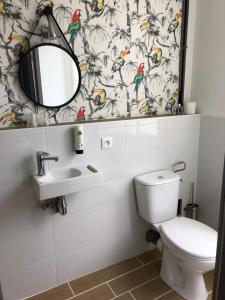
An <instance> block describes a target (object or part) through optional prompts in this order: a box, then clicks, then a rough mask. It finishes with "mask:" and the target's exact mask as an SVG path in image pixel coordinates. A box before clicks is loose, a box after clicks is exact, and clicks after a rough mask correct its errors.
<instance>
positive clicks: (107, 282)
mask: <svg viewBox="0 0 225 300" xmlns="http://www.w3.org/2000/svg"><path fill="white" fill-rule="evenodd" d="M160 259H161V258H158V259H155V260H153V261H150V262H148V263H147V264H145V265H143V266H142V265H141V266H138V267H137V268H134V269H132V270H130V271H129V272H126V273H123V274H121V275H119V276H117V277H114V278H112V279H110V280H108V281H104V282H102V283H100V284H98V285H95V286H93V287H91V288H90V289H87V290H85V291H83V292H81V293H78V294H75V296H76V297H77V296H80V295H83V294H84V293H86V292H90V291H92V290H94V289H95V288H98V287H100V286H101V285H103V284H107V285H109V286H110V282H111V281H113V280H116V279H119V278H120V277H122V276H124V275H128V274H129V273H131V272H133V271H136V270H139V269H141V268H143V267H144V266H147V265H150V264H151V263H154V262H156V261H158V260H160ZM157 277H158V276H157ZM154 279H155V278H152V279H151V280H154ZM151 280H148V281H151ZM148 281H147V282H148ZM144 283H146V282H144ZM144 283H143V284H144ZM110 287H111V286H110ZM135 288H136V287H135ZM127 292H128V291H126V293H127ZM124 293H125V292H124ZM114 294H115V292H114ZM120 295H121V294H120ZM120 295H116V297H118V296H120Z"/></svg>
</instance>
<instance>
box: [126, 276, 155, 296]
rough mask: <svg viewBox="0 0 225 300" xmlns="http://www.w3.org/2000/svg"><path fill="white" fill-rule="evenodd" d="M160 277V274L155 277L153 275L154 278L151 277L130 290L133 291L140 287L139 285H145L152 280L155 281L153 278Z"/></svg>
mask: <svg viewBox="0 0 225 300" xmlns="http://www.w3.org/2000/svg"><path fill="white" fill-rule="evenodd" d="M159 277H160V276H159V275H158V276H155V277H153V278H151V279H149V280H147V281H145V282H142V283H141V284H139V285H137V286H135V287H133V288H132V289H130V290H129V292H132V291H133V290H136V289H138V288H139V287H141V286H143V285H145V284H147V283H149V282H151V281H153V280H155V279H157V278H159Z"/></svg>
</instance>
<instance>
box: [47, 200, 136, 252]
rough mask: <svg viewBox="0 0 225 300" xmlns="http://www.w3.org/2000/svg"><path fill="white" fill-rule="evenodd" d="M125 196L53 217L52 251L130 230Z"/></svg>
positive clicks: (106, 238) (89, 243)
mask: <svg viewBox="0 0 225 300" xmlns="http://www.w3.org/2000/svg"><path fill="white" fill-rule="evenodd" d="M128 202H129V199H128V200H127V199H124V201H123V202H122V201H119V202H118V201H115V202H114V203H112V204H111V205H105V206H101V207H96V208H92V209H89V210H85V211H81V212H78V213H73V214H69V215H68V216H67V217H66V218H62V217H61V216H55V217H54V218H53V226H54V240H55V251H56V255H57V256H58V255H61V254H63V253H66V252H70V251H74V250H76V249H80V248H84V247H87V246H91V245H93V244H97V243H100V242H103V241H106V240H108V239H113V238H116V237H117V236H119V235H121V234H123V233H124V232H127V231H129V230H130V227H131V222H132V221H131V214H130V209H129V206H128Z"/></svg>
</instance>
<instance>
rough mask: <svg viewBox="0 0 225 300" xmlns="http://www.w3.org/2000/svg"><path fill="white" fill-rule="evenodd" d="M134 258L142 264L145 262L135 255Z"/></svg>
mask: <svg viewBox="0 0 225 300" xmlns="http://www.w3.org/2000/svg"><path fill="white" fill-rule="evenodd" d="M135 258H136V260H137V261H139V263H140V264H141V265H142V266H144V265H145V264H144V263H143V261H141V260H140V259H139V258H138V257H137V256H135Z"/></svg>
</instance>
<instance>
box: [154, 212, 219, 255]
mask: <svg viewBox="0 0 225 300" xmlns="http://www.w3.org/2000/svg"><path fill="white" fill-rule="evenodd" d="M159 230H160V234H161V236H162V239H163V241H164V243H165V244H167V246H168V247H169V248H172V249H174V251H176V252H178V253H180V254H181V255H182V256H185V257H189V258H191V259H193V260H200V261H212V260H215V258H216V247H217V232H216V231H215V230H213V229H212V228H210V227H209V226H207V225H205V224H202V223H200V222H198V221H195V220H192V219H188V218H185V217H176V218H174V219H172V220H169V221H166V222H163V223H161V224H160V226H159ZM172 249H171V250H172Z"/></svg>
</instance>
